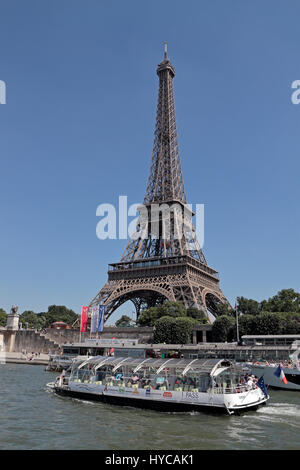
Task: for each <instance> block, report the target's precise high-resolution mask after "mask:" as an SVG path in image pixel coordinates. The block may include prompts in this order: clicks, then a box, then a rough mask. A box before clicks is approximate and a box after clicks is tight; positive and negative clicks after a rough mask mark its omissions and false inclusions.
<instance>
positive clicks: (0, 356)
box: [0, 352, 49, 366]
mask: <svg viewBox="0 0 300 470" xmlns="http://www.w3.org/2000/svg"><path fill="white" fill-rule="evenodd" d="M48 362H49V355H48V354H42V353H40V354H38V355H35V354H22V353H19V352H1V353H0V364H1V363H2V364H5V363H7V364H28V365H35V366H44V365H47V364H48Z"/></svg>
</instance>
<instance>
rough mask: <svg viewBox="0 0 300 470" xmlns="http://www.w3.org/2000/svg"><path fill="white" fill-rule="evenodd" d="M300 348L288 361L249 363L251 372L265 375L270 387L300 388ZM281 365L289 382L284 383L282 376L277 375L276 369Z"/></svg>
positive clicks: (266, 382)
mask: <svg viewBox="0 0 300 470" xmlns="http://www.w3.org/2000/svg"><path fill="white" fill-rule="evenodd" d="M299 359H300V348H298V349H297V350H296V351H294V352H293V354H291V355H290V359H289V361H287V363H281V364H280V363H278V362H268V361H265V362H250V363H247V366H248V367H249V369H250V371H251V374H255V375H257V376H263V378H264V382H265V384H266V385H268V387H271V388H277V389H283V390H300V361H299ZM278 366H281V369H282V371H283V373H284V375H285V378H286V380H287V383H284V382H283V381H282V380H281V378H280V377H278V376H277V375H275V371H276V370H277V369H278Z"/></svg>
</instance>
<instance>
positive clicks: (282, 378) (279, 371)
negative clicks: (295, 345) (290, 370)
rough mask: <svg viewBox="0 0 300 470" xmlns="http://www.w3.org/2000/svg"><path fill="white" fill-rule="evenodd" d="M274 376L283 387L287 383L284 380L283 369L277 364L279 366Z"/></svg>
mask: <svg viewBox="0 0 300 470" xmlns="http://www.w3.org/2000/svg"><path fill="white" fill-rule="evenodd" d="M274 375H276V377H278V378H279V379H280V380H281V381H282V382H283V383H284V384H285V385H286V384H287V383H288V381H287V380H286V376H285V374H284V372H283V369H282V367H281V364H279V366H278V367H277V369H276V370H275V372H274Z"/></svg>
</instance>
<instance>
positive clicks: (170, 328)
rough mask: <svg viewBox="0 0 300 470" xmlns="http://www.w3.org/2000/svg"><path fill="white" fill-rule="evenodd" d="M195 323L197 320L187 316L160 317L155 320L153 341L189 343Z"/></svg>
mask: <svg viewBox="0 0 300 470" xmlns="http://www.w3.org/2000/svg"><path fill="white" fill-rule="evenodd" d="M195 324H197V320H195V319H193V318H189V317H175V318H174V317H170V316H165V317H161V318H159V319H158V320H157V321H156V322H155V330H154V339H153V341H154V343H166V344H187V343H191V342H192V338H191V335H192V331H193V327H194V326H195Z"/></svg>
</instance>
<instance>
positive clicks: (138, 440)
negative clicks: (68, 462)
mask: <svg viewBox="0 0 300 470" xmlns="http://www.w3.org/2000/svg"><path fill="white" fill-rule="evenodd" d="M44 369H45V368H44V366H33V365H17V364H4V365H0V400H1V401H0V403H1V417H0V422H1V426H0V449H1V450H3V449H7V450H15V449H103V450H152V449H153V450H171V449H173V450H181V449H182V450H186V449H189V450H192V449H193V450H194V449H208V450H209V449H225V450H234V449H238V450H246V449H247V450H251V449H268V450H271V449H299V448H300V443H299V435H300V393H299V392H281V391H270V395H271V399H270V401H269V402H268V405H267V406H264V407H262V408H260V409H259V410H258V411H256V412H248V413H246V414H244V415H242V416H227V415H224V416H223V415H221V416H220V415H216V416H214V415H209V414H206V413H193V414H188V413H182V414H165V413H159V412H155V411H148V410H139V409H134V408H122V407H118V406H113V405H104V404H99V403H90V402H85V401H81V400H74V399H71V398H60V397H57V396H55V395H54V394H53V393H51V392H49V391H46V389H45V385H46V383H47V382H51V381H53V379H54V377H55V376H56V375H57V374H54V375H53V373H49V372H46V371H45V370H44Z"/></svg>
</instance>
